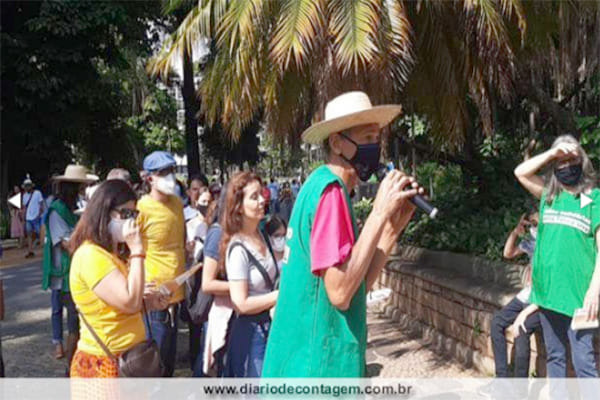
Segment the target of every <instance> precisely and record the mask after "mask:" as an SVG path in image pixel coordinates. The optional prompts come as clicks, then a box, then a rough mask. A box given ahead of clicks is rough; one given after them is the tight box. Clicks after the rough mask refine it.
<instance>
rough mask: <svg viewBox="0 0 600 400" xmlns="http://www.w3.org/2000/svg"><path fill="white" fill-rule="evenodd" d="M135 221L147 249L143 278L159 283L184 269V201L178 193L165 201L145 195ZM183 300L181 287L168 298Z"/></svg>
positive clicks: (139, 204)
mask: <svg viewBox="0 0 600 400" xmlns="http://www.w3.org/2000/svg"><path fill="white" fill-rule="evenodd" d="M137 207H138V210H139V211H140V215H139V216H138V221H137V222H138V224H139V226H140V230H141V232H142V240H143V241H144V247H145V249H146V262H145V267H146V282H152V281H154V282H156V284H157V285H159V286H160V285H161V284H163V283H164V282H166V281H169V280H172V279H175V278H176V277H177V276H178V275H180V274H182V273H183V272H184V271H185V236H186V232H185V221H184V219H183V204H182V203H181V200H180V199H179V198H178V197H177V196H169V198H168V200H167V202H166V203H162V202H159V201H157V200H154V199H153V198H152V197H150V196H144V197H142V198H141V199H140V201H138V204H137ZM181 300H183V287H180V288H179V289H177V291H176V292H175V294H174V295H173V297H172V298H171V302H173V303H176V302H179V301H181Z"/></svg>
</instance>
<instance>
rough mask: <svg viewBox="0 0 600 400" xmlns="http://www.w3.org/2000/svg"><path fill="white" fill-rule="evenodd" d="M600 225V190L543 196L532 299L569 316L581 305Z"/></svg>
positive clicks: (589, 276)
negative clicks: (549, 196)
mask: <svg viewBox="0 0 600 400" xmlns="http://www.w3.org/2000/svg"><path fill="white" fill-rule="evenodd" d="M584 196H585V197H584ZM590 200H591V201H590ZM599 226H600V190H598V189H593V190H592V191H591V193H589V194H586V195H581V196H575V195H572V194H571V193H568V192H566V191H563V192H562V193H560V194H559V195H558V196H556V198H555V199H554V200H553V201H552V204H547V203H546V194H544V195H543V196H542V200H541V203H540V222H539V224H538V234H537V244H536V249H535V253H534V257H533V270H532V292H531V297H530V300H531V303H533V304H537V305H538V306H540V307H543V308H546V309H550V310H552V311H555V312H558V313H561V314H564V315H567V316H570V317H572V316H573V313H574V311H575V309H577V308H581V307H583V299H584V297H585V294H586V292H587V290H588V288H589V285H590V282H591V279H592V274H593V272H594V267H595V263H596V256H597V250H596V241H595V235H596V232H597V230H598V227H599Z"/></svg>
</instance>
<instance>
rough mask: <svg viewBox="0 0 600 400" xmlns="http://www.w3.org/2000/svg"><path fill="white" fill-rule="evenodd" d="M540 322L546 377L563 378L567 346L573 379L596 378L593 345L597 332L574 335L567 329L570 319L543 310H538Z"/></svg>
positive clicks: (581, 331)
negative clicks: (545, 361)
mask: <svg viewBox="0 0 600 400" xmlns="http://www.w3.org/2000/svg"><path fill="white" fill-rule="evenodd" d="M540 321H541V323H542V332H543V334H544V344H545V346H546V354H547V363H546V365H547V368H548V377H550V378H566V377H567V343H568V344H569V345H570V346H571V357H572V360H573V367H574V368H575V374H576V375H577V377H578V378H597V377H598V370H597V369H596V360H595V356H594V345H593V343H594V336H595V335H596V333H597V331H598V330H597V329H585V330H579V331H574V330H572V329H571V317H569V316H567V315H563V314H559V313H557V312H554V311H550V310H546V309H540Z"/></svg>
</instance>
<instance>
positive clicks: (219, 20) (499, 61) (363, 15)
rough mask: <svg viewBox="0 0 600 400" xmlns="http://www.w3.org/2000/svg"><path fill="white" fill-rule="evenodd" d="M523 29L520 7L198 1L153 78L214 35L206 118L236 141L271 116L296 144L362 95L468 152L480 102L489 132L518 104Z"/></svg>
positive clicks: (507, 0)
mask: <svg viewBox="0 0 600 400" xmlns="http://www.w3.org/2000/svg"><path fill="white" fill-rule="evenodd" d="M513 31H517V32H519V36H520V37H521V39H522V38H523V35H524V34H525V32H526V23H525V14H524V11H523V5H522V4H521V1H520V0H465V1H462V2H458V1H454V2H451V1H425V0H419V1H404V0H200V1H199V2H198V4H197V6H196V7H194V9H193V10H191V11H190V13H189V14H188V15H187V16H186V18H185V20H184V21H183V22H182V24H181V25H180V27H179V29H178V30H177V32H176V33H175V34H174V35H173V36H172V38H171V40H170V41H169V43H167V44H166V45H165V47H164V48H163V51H162V52H161V54H159V56H158V57H157V58H156V60H155V62H154V63H153V69H152V72H153V73H155V74H157V75H163V76H164V75H166V74H167V73H168V71H169V70H170V68H171V65H172V64H173V62H174V60H175V57H178V56H179V54H180V53H181V52H182V51H183V49H186V48H189V47H190V46H191V45H192V44H193V43H195V42H197V41H198V40H199V39H200V38H202V37H208V38H211V39H213V40H214V41H215V44H216V52H215V53H214V54H213V57H214V59H213V60H212V62H211V64H210V66H209V67H208V68H207V70H206V74H205V76H204V79H203V81H202V84H201V87H200V94H201V97H202V98H204V99H210V101H205V102H204V103H203V105H202V112H203V114H204V115H205V116H206V118H207V121H208V122H209V123H210V124H214V123H215V122H217V121H219V122H220V123H222V125H223V126H224V128H225V129H226V130H227V131H228V132H229V133H230V135H231V137H232V138H234V139H235V138H237V137H239V135H240V133H241V132H242V130H243V127H244V126H245V125H246V124H248V123H249V122H250V121H251V120H252V118H253V116H254V115H255V114H256V112H257V110H259V109H263V110H264V115H265V122H266V127H267V131H268V132H270V133H271V134H273V135H274V136H275V137H276V138H279V140H283V139H284V138H286V137H287V138H289V139H293V140H295V141H297V135H298V133H299V132H300V131H301V130H302V129H303V128H304V127H305V126H307V125H308V124H310V122H311V117H312V116H313V115H316V116H317V117H318V116H321V115H322V112H323V108H324V105H325V103H326V102H327V100H328V99H330V98H332V97H333V96H335V95H337V94H339V93H340V92H342V91H346V90H350V89H361V90H365V91H366V92H368V93H369V95H370V96H371V97H372V98H373V100H374V101H375V102H377V103H380V102H388V101H394V102H402V103H403V104H404V105H405V107H408V108H409V109H411V110H414V111H420V112H425V113H427V114H428V115H429V116H430V118H431V120H432V121H433V123H434V126H435V127H436V129H434V132H437V133H438V135H439V136H440V138H444V140H445V141H447V142H449V143H451V144H453V145H456V146H458V145H460V144H461V143H462V142H463V140H464V137H465V136H464V135H465V131H466V130H467V125H468V121H469V120H470V119H471V118H470V117H471V115H470V113H469V104H470V103H472V104H474V105H475V109H476V110H477V112H478V115H479V117H480V120H481V125H482V127H483V128H484V130H485V131H486V132H491V129H492V125H493V124H492V122H493V118H492V108H493V106H494V105H493V101H492V100H493V99H495V98H500V99H505V100H506V99H508V98H509V97H510V93H511V90H512V84H513V79H514V76H515V53H514V51H513V42H514V38H513V37H512V35H511V34H512V32H513ZM498 95H499V96H498Z"/></svg>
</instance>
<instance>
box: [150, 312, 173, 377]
mask: <svg viewBox="0 0 600 400" xmlns="http://www.w3.org/2000/svg"><path fill="white" fill-rule="evenodd" d="M169 309H171V311H170V312H169ZM178 314H179V304H173V305H171V306H169V308H167V309H165V310H161V311H150V312H149V313H148V315H149V317H150V331H149V330H148V329H146V336H147V337H148V338H152V339H154V341H155V342H156V344H158V348H159V351H160V358H161V360H162V362H163V365H164V367H165V375H164V376H165V377H171V376H173V372H174V371H175V356H176V355H177V320H178V319H179V318H178Z"/></svg>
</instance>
